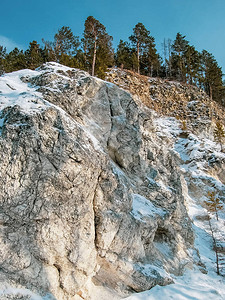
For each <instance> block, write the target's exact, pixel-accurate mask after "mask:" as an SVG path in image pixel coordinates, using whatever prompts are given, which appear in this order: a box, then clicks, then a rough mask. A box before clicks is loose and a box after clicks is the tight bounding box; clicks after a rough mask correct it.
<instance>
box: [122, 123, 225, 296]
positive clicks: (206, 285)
mask: <svg viewBox="0 0 225 300" xmlns="http://www.w3.org/2000/svg"><path fill="white" fill-rule="evenodd" d="M155 126H156V128H157V129H156V130H157V133H158V135H159V136H160V137H161V138H162V139H166V138H167V139H168V138H169V139H170V141H172V142H173V151H174V153H175V155H177V158H178V162H179V166H180V169H181V172H182V173H183V174H184V178H185V181H186V184H187V190H186V197H185V198H186V199H185V200H186V205H187V207H188V213H189V217H190V218H191V220H192V222H193V230H194V233H195V248H196V249H197V251H198V253H199V256H200V261H199V258H198V257H196V260H195V265H194V268H193V269H187V270H186V272H185V273H184V275H183V276H180V277H176V276H172V277H173V280H174V283H173V284H170V285H168V286H165V287H160V286H156V287H154V288H152V289H151V290H149V291H146V292H143V293H138V294H134V295H132V296H130V297H128V298H126V299H127V300H159V299H165V300H167V299H173V300H205V299H207V300H223V299H225V277H224V275H225V205H224V209H222V210H221V211H220V212H219V220H218V221H217V220H216V216H215V215H214V214H210V217H211V223H212V226H213V230H214V236H215V239H216V241H217V245H219V246H220V247H221V249H222V250H221V252H220V253H219V265H220V273H221V275H217V273H216V255H215V251H214V250H213V239H212V235H211V231H210V227H209V222H208V219H207V210H206V209H205V208H204V200H206V199H207V192H208V191H216V192H217V193H218V195H219V197H220V199H221V200H222V201H224V197H225V186H224V180H225V177H221V175H220V174H219V175H218V173H221V171H222V170H221V169H220V168H218V167H217V166H215V163H216V164H217V165H218V164H219V165H220V167H221V165H222V163H223V164H224V161H225V154H224V153H222V152H221V151H220V150H221V149H220V146H219V145H218V144H216V143H215V142H214V141H212V140H210V139H207V138H199V137H197V136H196V135H194V134H192V133H188V134H187V137H186V138H183V137H181V136H182V135H181V133H182V130H181V129H180V123H179V121H177V120H176V119H175V118H166V117H165V118H158V119H156V120H155ZM223 168H224V165H223ZM221 180H223V182H221ZM193 255H195V254H194V253H193Z"/></svg>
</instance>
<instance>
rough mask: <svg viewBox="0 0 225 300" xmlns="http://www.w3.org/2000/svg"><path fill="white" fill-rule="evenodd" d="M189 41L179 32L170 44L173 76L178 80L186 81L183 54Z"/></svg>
mask: <svg viewBox="0 0 225 300" xmlns="http://www.w3.org/2000/svg"><path fill="white" fill-rule="evenodd" d="M188 44H189V42H188V41H187V40H186V39H185V36H182V35H181V34H180V33H179V32H178V33H177V35H176V39H175V41H174V42H173V45H172V50H173V52H172V69H173V76H174V77H175V78H176V79H178V80H179V81H186V70H185V58H184V54H185V51H186V50H187V46H188Z"/></svg>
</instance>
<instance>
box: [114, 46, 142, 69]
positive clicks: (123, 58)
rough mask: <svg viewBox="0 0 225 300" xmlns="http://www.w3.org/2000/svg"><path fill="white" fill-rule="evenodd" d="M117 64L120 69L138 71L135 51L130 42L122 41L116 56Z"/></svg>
mask: <svg viewBox="0 0 225 300" xmlns="http://www.w3.org/2000/svg"><path fill="white" fill-rule="evenodd" d="M115 63H116V65H117V66H118V67H120V68H122V69H123V68H124V69H127V70H133V71H134V70H135V69H137V57H136V55H135V51H134V49H133V48H132V47H131V46H130V44H129V43H128V42H124V41H123V40H120V42H119V45H118V47H117V51H116V55H115Z"/></svg>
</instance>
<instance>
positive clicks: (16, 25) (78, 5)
mask: <svg viewBox="0 0 225 300" xmlns="http://www.w3.org/2000/svg"><path fill="white" fill-rule="evenodd" d="M0 7H1V12H2V13H1V18H0V44H3V45H4V46H6V47H7V48H8V50H12V48H14V47H15V46H18V47H20V48H23V49H26V48H28V45H29V42H30V41H32V40H37V41H38V42H39V43H41V39H42V38H44V39H45V40H52V39H53V36H54V34H55V33H56V32H57V30H58V29H59V28H60V27H62V26H69V27H70V28H71V29H72V30H73V32H74V34H75V35H79V36H81V35H82V32H83V27H84V21H85V19H86V18H87V17H88V16H89V15H93V16H94V17H95V18H97V19H98V20H99V21H100V22H101V23H102V24H104V25H105V26H106V29H107V32H108V33H109V34H110V35H112V36H113V38H114V46H116V45H117V43H118V42H119V40H120V39H124V40H127V39H128V37H129V36H130V35H131V33H132V28H133V27H134V26H135V24H137V23H138V22H142V23H143V24H144V25H145V26H146V28H147V29H148V30H150V32H151V35H153V36H154V37H155V39H156V43H157V49H158V51H159V52H160V51H161V43H162V41H163V39H164V38H171V39H172V40H174V38H175V36H176V33H177V32H181V33H182V34H183V35H186V38H187V39H188V40H189V41H190V44H191V45H194V46H195V47H196V48H197V49H198V50H199V51H201V50H202V49H206V50H207V51H209V52H211V53H213V55H214V56H215V58H216V59H217V61H218V63H219V65H220V66H222V68H223V72H224V73H225V1H224V0H158V1H157V0H154V1H153V0H139V1H138V0H135V1H134V0H120V1H119V0H111V1H107V0H105V1H104V0H64V1H62V0H1V6H0Z"/></svg>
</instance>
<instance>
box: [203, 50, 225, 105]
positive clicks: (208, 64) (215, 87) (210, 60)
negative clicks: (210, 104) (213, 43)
mask: <svg viewBox="0 0 225 300" xmlns="http://www.w3.org/2000/svg"><path fill="white" fill-rule="evenodd" d="M201 66H202V76H203V78H202V84H203V88H204V90H205V92H206V93H207V94H208V95H209V97H210V98H211V100H215V101H218V102H221V101H222V97H223V95H224V86H223V80H222V76H223V73H222V70H221V67H219V66H218V63H217V61H216V59H215V58H214V56H213V55H212V54H211V53H209V52H207V51H206V50H203V51H202V53H201Z"/></svg>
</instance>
